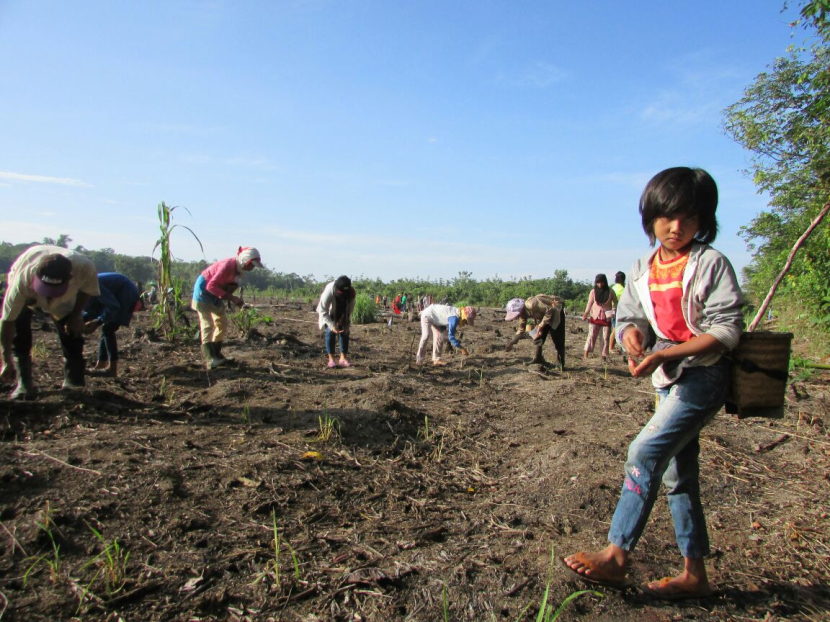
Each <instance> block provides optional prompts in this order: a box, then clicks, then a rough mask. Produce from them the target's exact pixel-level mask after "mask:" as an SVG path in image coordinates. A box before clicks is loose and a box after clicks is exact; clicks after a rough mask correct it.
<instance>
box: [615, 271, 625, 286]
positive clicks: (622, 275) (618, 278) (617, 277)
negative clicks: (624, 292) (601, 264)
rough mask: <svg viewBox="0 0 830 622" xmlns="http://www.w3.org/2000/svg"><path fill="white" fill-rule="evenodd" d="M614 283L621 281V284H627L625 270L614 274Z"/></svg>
mask: <svg viewBox="0 0 830 622" xmlns="http://www.w3.org/2000/svg"><path fill="white" fill-rule="evenodd" d="M614 283H619V284H620V285H625V272H623V271H622V270H620V271H619V272H617V273H616V274H615V275H614Z"/></svg>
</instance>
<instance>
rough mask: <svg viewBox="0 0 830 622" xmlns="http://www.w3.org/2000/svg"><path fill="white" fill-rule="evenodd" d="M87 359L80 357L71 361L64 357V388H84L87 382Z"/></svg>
mask: <svg viewBox="0 0 830 622" xmlns="http://www.w3.org/2000/svg"><path fill="white" fill-rule="evenodd" d="M85 366H86V361H84V359H78V360H75V361H70V360H67V359H63V387H62V388H63V389H83V388H84V385H85V384H86V380H85V378H84V367H85Z"/></svg>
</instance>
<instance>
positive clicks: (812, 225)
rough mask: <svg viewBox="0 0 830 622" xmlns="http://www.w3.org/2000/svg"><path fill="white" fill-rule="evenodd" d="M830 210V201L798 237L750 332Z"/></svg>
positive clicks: (750, 327) (749, 329)
mask: <svg viewBox="0 0 830 622" xmlns="http://www.w3.org/2000/svg"><path fill="white" fill-rule="evenodd" d="M828 212H830V201H828V202H827V203H825V204H824V207H822V208H821V211H820V212H819V213H818V216H816V217H815V218H814V219H813V222H811V223H810V226H809V227H807V230H806V231H805V232H804V233H802V234H801V237H800V238H798V240H797V241H796V243H795V245H794V246H793V249H792V250H791V251H790V255H789V257H787V263H786V264H784V268H783V270H781V274H779V275H778V278H777V279H775V282H774V283H773V284H772V287H771V288H770V290H769V293H768V294H767V297H766V298H764V302H763V303H761V306H760V308H759V309H758V313H757V314H756V315H755V319H754V320H752V323H751V324H750V325H749V328H747V331H748V332H750V333H751V332H753V331H754V330H755V328H756V327H757V326H758V323H759V322H760V321H761V318H762V317H763V315H764V312H765V311H766V310H767V307H768V306H769V303H770V302H771V301H772V297H773V296H774V295H775V290H777V289H778V286H779V285H780V284H781V281H783V280H784V277H785V276H787V272H789V271H790V267H792V265H793V260H794V259H795V254H796V252H797V251H798V249H799V248H801V246H802V244H804V241H805V240H806V239H807V238H808V237H810V234H811V233H812V232H813V229H815V228H816V227H817V226H818V225H819V224H820V223H821V221H822V220H823V219H824V217H825V216H827V213H828Z"/></svg>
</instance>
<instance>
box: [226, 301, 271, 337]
mask: <svg viewBox="0 0 830 622" xmlns="http://www.w3.org/2000/svg"><path fill="white" fill-rule="evenodd" d="M228 318H229V319H230V321H231V323H232V324H233V325H234V327H236V329H237V330H238V331H239V334H240V335H241V336H242V338H243V339H246V340H247V339H249V338H250V336H251V333H252V332H253V330H254V328H255V327H256V326H257V325H258V324H270V323H271V322H273V321H274V318H272V317H271V316H268V315H264V314H262V313H260V312H259V311H257V310H256V309H254V308H253V307H250V308H247V309H246V308H243V309H239V310H238V311H235V312H233V313H231V314H230V315H228Z"/></svg>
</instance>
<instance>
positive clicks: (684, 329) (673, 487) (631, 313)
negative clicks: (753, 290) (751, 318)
mask: <svg viewBox="0 0 830 622" xmlns="http://www.w3.org/2000/svg"><path fill="white" fill-rule="evenodd" d="M717 205H718V189H717V185H716V184H715V181H714V179H712V177H711V176H710V175H709V174H708V173H707V172H706V171H704V170H702V169H698V168H694V169H693V168H687V167H676V168H670V169H667V170H665V171H662V172H661V173H658V174H657V175H655V176H654V177H653V178H652V179H651V181H650V182H649V183H648V185H647V186H646V188H645V191H644V192H643V195H642V197H641V199H640V214H641V217H642V224H643V230H644V231H645V232H646V235H648V237H649V240H650V241H651V243H652V245H654V244H655V242H658V241H659V243H660V246H659V247H658V249H657V250H656V251H653V252H651V253H649V254H648V255H646V256H645V257H643V258H642V259H640V260H638V261H637V262H636V263H635V264H634V266H633V267H632V268H631V271H630V272H629V283H628V286H627V287H626V288H625V290H624V291H623V295H622V298H621V300H620V304H619V306H618V307H617V329H616V330H617V338H618V340H619V341H620V343H621V344H622V346H623V347H624V348H625V351H626V352H627V353H628V356H629V359H628V367H629V369H630V371H631V374H632V375H633V376H634V377H643V376H646V375H651V380H652V384H653V385H654V387H655V389H656V390H657V397H658V403H657V407H656V409H655V413H654V416H653V417H652V418H651V420H650V421H649V422H648V423H647V424H646V425H645V427H643V429H642V430H641V431H640V433H639V434H638V435H637V437H636V438H635V439H634V441H632V443H631V445H630V446H629V448H628V459H627V460H626V463H625V478H624V480H623V485H622V491H621V493H620V500H619V502H618V503H617V508H616V510H615V512H614V516H613V518H612V520H611V528H610V529H609V531H608V540H609V544H608V546H607V547H605V548H604V549H602V550H601V551H596V552H579V553H575V554H573V555H569V556H568V557H566V558H564V560H563V561H564V563H565V566H566V567H567V568H568V569H569V570H571V571H572V572H574V573H576V574H577V575H578V576H579V577H580V578H582V579H584V580H585V581H587V582H590V583H597V584H602V585H605V586H609V587H615V588H625V587H629V586H631V585H632V582H631V581H630V580H629V579H628V578H627V576H626V570H627V566H628V560H629V556H630V554H631V551H633V550H634V548H635V547H636V545H637V542H638V541H639V539H640V537H641V535H642V533H643V531H644V529H645V526H646V523H647V522H648V518H649V515H650V514H651V510H652V508H653V507H654V502H655V500H656V499H657V493H658V492H659V488H660V483H661V481H662V483H663V484H665V485H666V487H667V488H668V494H667V499H668V502H669V509H670V511H671V516H672V519H673V521H674V529H675V537H676V539H677V545H678V548H679V549H680V552H681V554H682V555H683V558H684V568H683V570H682V571H681V572H680V573H679V574H677V575H676V576H672V577H665V578H663V579H660V580H657V581H651V582H648V583H646V584H644V585H642V586H641V589H642V590H643V591H644V592H646V593H648V594H650V595H651V596H653V597H655V598H660V599H665V600H679V599H684V598H702V597H705V596H708V595H710V594H711V593H712V589H711V587H710V585H709V579H708V577H707V575H706V567H705V565H704V558H705V556H706V555H708V554H709V536H708V533H707V530H706V520H705V518H704V513H703V504H702V502H701V498H700V476H699V470H700V465H699V461H698V455H699V453H700V432H701V430H702V429H703V427H704V426H705V425H706V424H707V423H708V422H709V421H711V420H712V418H713V417H714V416H715V414H716V413H717V412H718V411H719V410H720V408H721V407H722V406H723V404H724V402H725V400H726V393H727V389H728V387H729V381H730V374H729V365H728V363H727V361H726V360H725V359H724V358H723V355H724V354H726V353H728V352H729V351H730V350H732V349H734V348H735V346H737V345H738V340H739V339H740V336H741V332H742V330H743V315H742V312H741V307H742V306H743V295H742V294H741V289H740V287H739V285H738V278H737V276H736V274H735V270H734V269H733V267H732V265H731V264H730V263H729V260H728V259H727V258H726V257H725V256H724V255H723V254H721V253H720V252H718V251H716V250H715V249H714V248H712V247H711V246H709V243H710V242H713V241H714V240H715V237H716V236H717V231H718V223H717V218H716V216H715V211H716V209H717ZM649 328H651V329H652V330H653V331H654V333H655V334H656V335H657V343H656V344H655V346H654V347H653V348H652V349H651V351H650V352H647V351H646V349H645V347H644V346H645V342H646V338H647V335H648V332H649Z"/></svg>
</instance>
